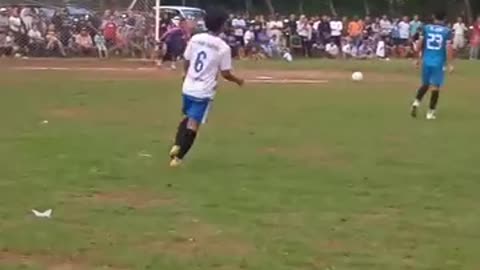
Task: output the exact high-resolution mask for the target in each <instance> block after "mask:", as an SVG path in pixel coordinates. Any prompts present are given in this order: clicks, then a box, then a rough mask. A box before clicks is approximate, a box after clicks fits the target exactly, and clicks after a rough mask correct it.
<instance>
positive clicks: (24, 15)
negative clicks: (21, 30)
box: [20, 7, 35, 33]
mask: <svg viewBox="0 0 480 270" xmlns="http://www.w3.org/2000/svg"><path fill="white" fill-rule="evenodd" d="M34 14H35V13H34V11H33V10H32V8H29V7H24V8H22V10H21V11H20V18H21V19H22V21H23V23H24V24H25V29H26V31H27V33H28V31H29V30H30V29H32V25H33V17H34Z"/></svg>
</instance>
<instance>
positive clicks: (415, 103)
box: [412, 99, 420, 107]
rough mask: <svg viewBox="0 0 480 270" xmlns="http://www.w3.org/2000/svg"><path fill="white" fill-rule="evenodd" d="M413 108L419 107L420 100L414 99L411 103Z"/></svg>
mask: <svg viewBox="0 0 480 270" xmlns="http://www.w3.org/2000/svg"><path fill="white" fill-rule="evenodd" d="M412 106H413V107H419V106H420V100H418V99H415V101H414V102H413V105H412Z"/></svg>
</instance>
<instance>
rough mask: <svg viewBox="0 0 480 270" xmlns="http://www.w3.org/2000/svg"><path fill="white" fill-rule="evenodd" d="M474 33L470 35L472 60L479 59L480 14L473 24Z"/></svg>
mask: <svg viewBox="0 0 480 270" xmlns="http://www.w3.org/2000/svg"><path fill="white" fill-rule="evenodd" d="M471 28H472V33H471V35H470V60H477V59H478V53H479V50H480V16H478V17H477V21H476V22H475V23H474V24H473V25H472V27H471Z"/></svg>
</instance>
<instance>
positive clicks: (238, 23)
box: [232, 16, 247, 47]
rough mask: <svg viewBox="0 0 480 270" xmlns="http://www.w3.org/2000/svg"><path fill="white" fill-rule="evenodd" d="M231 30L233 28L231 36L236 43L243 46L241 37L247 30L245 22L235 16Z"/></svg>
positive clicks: (240, 17)
mask: <svg viewBox="0 0 480 270" xmlns="http://www.w3.org/2000/svg"><path fill="white" fill-rule="evenodd" d="M232 28H233V35H234V36H235V38H236V39H237V42H238V43H240V44H241V45H242V47H243V46H245V44H244V43H243V42H244V40H243V35H244V33H245V29H246V28H247V22H246V21H245V19H243V17H242V16H237V17H235V18H234V19H233V20H232Z"/></svg>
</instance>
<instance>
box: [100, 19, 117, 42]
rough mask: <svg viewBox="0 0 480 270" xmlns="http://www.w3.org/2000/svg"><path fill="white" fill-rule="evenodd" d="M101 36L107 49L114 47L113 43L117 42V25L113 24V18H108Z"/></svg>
mask: <svg viewBox="0 0 480 270" xmlns="http://www.w3.org/2000/svg"><path fill="white" fill-rule="evenodd" d="M103 36H104V37H105V41H106V42H107V48H112V47H114V46H115V41H116V40H117V25H116V24H115V22H114V20H113V17H110V20H108V21H107V22H106V23H105V25H104V26H103Z"/></svg>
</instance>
